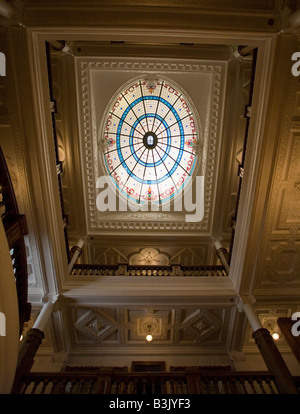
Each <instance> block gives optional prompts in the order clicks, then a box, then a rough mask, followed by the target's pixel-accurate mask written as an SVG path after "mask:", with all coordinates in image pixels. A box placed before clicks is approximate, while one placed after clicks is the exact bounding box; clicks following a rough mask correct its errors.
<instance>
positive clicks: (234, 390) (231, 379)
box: [230, 377, 239, 394]
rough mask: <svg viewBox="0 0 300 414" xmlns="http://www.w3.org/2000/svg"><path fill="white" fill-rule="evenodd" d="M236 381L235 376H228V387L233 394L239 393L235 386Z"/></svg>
mask: <svg viewBox="0 0 300 414" xmlns="http://www.w3.org/2000/svg"><path fill="white" fill-rule="evenodd" d="M236 381H237V378H236V377H231V378H230V388H231V390H232V393H233V394H239V391H238V389H237V386H236Z"/></svg>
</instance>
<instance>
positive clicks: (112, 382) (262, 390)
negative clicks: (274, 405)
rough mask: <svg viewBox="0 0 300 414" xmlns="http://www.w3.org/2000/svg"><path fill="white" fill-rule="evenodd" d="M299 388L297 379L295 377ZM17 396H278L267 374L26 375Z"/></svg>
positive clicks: (124, 373) (103, 373) (273, 383)
mask: <svg viewBox="0 0 300 414" xmlns="http://www.w3.org/2000/svg"><path fill="white" fill-rule="evenodd" d="M294 379H295V383H296V384H297V385H298V387H299V377H295V378H294ZM18 393H20V394H149V395H151V394H152V395H159V394H278V393H279V392H278V389H277V387H276V384H275V381H274V376H273V375H272V374H271V373H269V372H224V371H222V372H218V371H215V372H211V373H201V374H200V373H195V372H194V373H187V372H162V373H142V372H140V373H129V372H101V373H96V372H91V373H82V372H71V373H30V374H27V375H25V376H24V377H23V378H22V381H21V383H20V387H19V392H18Z"/></svg>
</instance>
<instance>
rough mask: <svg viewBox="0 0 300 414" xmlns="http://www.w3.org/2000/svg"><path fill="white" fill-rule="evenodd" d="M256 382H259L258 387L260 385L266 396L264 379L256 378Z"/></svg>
mask: <svg viewBox="0 0 300 414" xmlns="http://www.w3.org/2000/svg"><path fill="white" fill-rule="evenodd" d="M256 381H257V383H258V385H259V388H260V389H261V391H262V394H266V391H265V388H264V384H263V380H262V378H261V377H257V378H256Z"/></svg>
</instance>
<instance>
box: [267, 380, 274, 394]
mask: <svg viewBox="0 0 300 414" xmlns="http://www.w3.org/2000/svg"><path fill="white" fill-rule="evenodd" d="M265 381H266V384H267V385H268V387H269V390H270V391H271V394H275V391H274V388H273V386H272V379H271V378H270V377H266V378H265Z"/></svg>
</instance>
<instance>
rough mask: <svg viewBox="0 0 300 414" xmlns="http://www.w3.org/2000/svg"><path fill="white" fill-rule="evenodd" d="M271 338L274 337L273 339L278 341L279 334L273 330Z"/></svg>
mask: <svg viewBox="0 0 300 414" xmlns="http://www.w3.org/2000/svg"><path fill="white" fill-rule="evenodd" d="M272 338H273V339H274V341H278V339H279V334H278V333H277V332H274V333H273V335H272Z"/></svg>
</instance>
